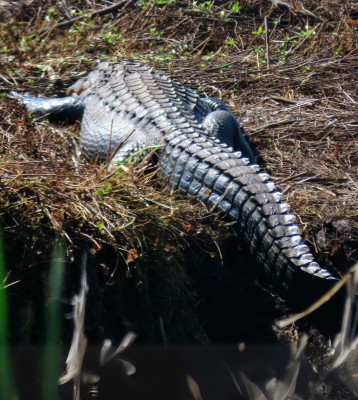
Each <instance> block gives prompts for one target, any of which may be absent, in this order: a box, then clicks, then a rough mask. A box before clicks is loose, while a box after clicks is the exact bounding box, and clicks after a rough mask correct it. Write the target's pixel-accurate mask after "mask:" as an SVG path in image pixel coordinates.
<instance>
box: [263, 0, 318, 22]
mask: <svg viewBox="0 0 358 400" xmlns="http://www.w3.org/2000/svg"><path fill="white" fill-rule="evenodd" d="M269 1H270V2H271V3H272V4H273V5H274V6H276V7H278V8H282V7H283V8H287V9H288V10H289V11H290V12H291V13H292V14H293V15H296V14H302V15H304V16H305V17H309V18H312V19H315V20H317V21H320V22H323V20H322V18H320V17H318V16H317V15H315V14H313V12H311V11H309V10H307V9H305V8H304V6H303V4H302V3H301V2H296V1H295V2H294V4H291V3H290V2H289V1H283V0H269Z"/></svg>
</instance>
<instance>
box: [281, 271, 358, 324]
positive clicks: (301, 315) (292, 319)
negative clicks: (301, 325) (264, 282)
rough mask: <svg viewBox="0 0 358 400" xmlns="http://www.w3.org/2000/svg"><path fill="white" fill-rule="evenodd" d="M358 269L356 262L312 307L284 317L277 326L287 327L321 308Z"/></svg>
mask: <svg viewBox="0 0 358 400" xmlns="http://www.w3.org/2000/svg"><path fill="white" fill-rule="evenodd" d="M357 271H358V264H356V265H355V266H354V267H353V268H352V269H351V271H349V272H348V273H347V274H346V275H344V276H343V278H342V279H340V280H339V281H337V283H336V284H335V285H334V286H333V287H332V288H331V289H330V290H329V291H328V292H327V293H326V294H324V295H323V296H322V297H320V298H319V299H318V300H317V301H315V302H314V303H313V304H312V305H311V306H310V307H308V308H307V309H306V310H305V311H302V312H300V313H297V314H294V315H292V316H291V317H288V318H285V319H282V320H280V321H277V322H276V326H278V327H279V328H281V329H282V328H285V327H286V326H288V325H291V324H293V323H295V322H297V321H298V320H300V319H302V318H304V317H307V315H309V314H312V313H313V312H314V311H316V310H317V309H318V308H320V307H321V306H322V305H323V304H325V303H327V301H329V300H330V299H331V298H332V297H333V296H334V295H335V294H336V293H337V292H338V291H339V290H340V289H341V288H342V287H343V286H344V285H347V284H348V283H349V282H350V280H351V279H352V277H354V276H355V275H356V274H357Z"/></svg>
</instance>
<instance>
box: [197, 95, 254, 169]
mask: <svg viewBox="0 0 358 400" xmlns="http://www.w3.org/2000/svg"><path fill="white" fill-rule="evenodd" d="M203 100H204V101H205V103H206V104H207V105H208V106H209V108H211V109H212V110H213V111H212V112H209V114H208V115H207V116H206V117H205V118H204V120H203V127H204V129H205V130H206V131H207V132H208V134H209V135H210V136H214V137H215V138H217V139H219V140H220V141H221V142H223V143H226V144H227V145H228V146H229V147H232V148H233V149H234V151H240V152H241V154H242V155H243V157H245V158H248V159H249V161H250V164H256V163H257V156H256V154H255V152H254V150H253V149H252V148H251V146H250V143H249V141H248V139H247V137H246V134H245V131H244V130H243V129H242V128H241V127H240V124H239V122H238V120H237V119H236V118H235V116H234V115H233V114H232V113H231V111H229V110H228V109H227V108H226V106H225V105H224V103H223V102H221V101H220V100H217V99H215V98H211V97H209V98H207V99H203Z"/></svg>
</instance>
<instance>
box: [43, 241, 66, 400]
mask: <svg viewBox="0 0 358 400" xmlns="http://www.w3.org/2000/svg"><path fill="white" fill-rule="evenodd" d="M64 260H65V257H64V248H63V244H62V243H60V242H58V243H56V246H55V249H54V252H53V256H52V261H51V268H50V273H49V288H48V296H47V305H46V309H45V318H46V337H45V352H44V363H43V368H44V369H43V387H42V390H43V399H45V400H53V399H56V398H58V391H57V388H58V378H59V375H60V360H61V303H60V297H61V289H62V282H63V276H64V266H65V261H64Z"/></svg>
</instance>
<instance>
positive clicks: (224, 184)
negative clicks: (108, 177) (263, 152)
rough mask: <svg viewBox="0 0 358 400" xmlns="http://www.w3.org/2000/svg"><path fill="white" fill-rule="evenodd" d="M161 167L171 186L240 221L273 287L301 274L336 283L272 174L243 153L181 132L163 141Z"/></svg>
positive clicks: (211, 208) (252, 249)
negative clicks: (317, 258) (316, 256)
mask: <svg viewBox="0 0 358 400" xmlns="http://www.w3.org/2000/svg"><path fill="white" fill-rule="evenodd" d="M160 168H161V170H162V172H163V174H164V175H166V176H167V177H169V181H170V184H171V186H172V187H174V188H176V189H178V190H179V191H180V192H181V193H183V194H187V195H190V196H197V197H198V198H199V199H200V200H201V201H202V202H204V203H205V204H206V206H207V207H208V208H209V209H210V210H216V211H218V212H220V213H224V214H225V215H226V216H227V218H228V219H229V220H231V221H237V227H238V229H239V231H240V232H241V233H242V235H243V236H244V240H245V242H246V243H247V244H248V245H249V246H250V250H251V252H252V253H253V254H254V256H255V257H256V258H257V260H258V261H259V262H260V263H262V265H263V266H264V268H265V270H266V271H267V276H269V277H270V276H272V278H273V279H274V282H273V283H274V284H275V283H276V284H277V283H278V285H279V286H282V285H284V286H285V287H289V282H290V281H291V279H290V278H292V277H293V275H294V274H295V273H296V272H297V271H298V270H301V271H304V272H306V273H309V274H311V275H314V276H317V277H319V278H322V279H324V280H335V279H336V278H335V277H334V276H333V275H332V274H331V273H330V272H329V271H328V270H326V269H324V268H322V267H320V266H319V265H318V264H317V263H316V262H315V261H314V259H313V256H312V254H311V251H310V249H309V248H308V246H307V245H306V244H305V243H304V242H303V239H302V237H301V233H300V229H299V228H298V226H297V225H296V224H295V217H294V216H293V215H292V214H290V212H289V206H288V205H287V204H286V203H285V202H284V201H283V196H282V194H281V193H280V192H279V191H278V190H277V189H276V187H275V184H274V183H273V182H272V181H271V180H270V177H269V175H268V174H266V173H264V172H261V171H260V170H259V167H258V166H257V165H249V163H248V160H247V159H245V158H243V157H242V156H241V153H240V152H233V151H231V149H230V148H227V147H226V146H225V145H223V144H221V143H219V142H218V141H216V140H208V138H207V137H205V138H203V137H201V136H200V135H199V134H197V133H191V134H188V133H185V134H184V133H180V132H177V131H176V132H173V133H171V134H169V135H167V136H166V137H165V138H164V149H163V154H162V155H161V157H160Z"/></svg>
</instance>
